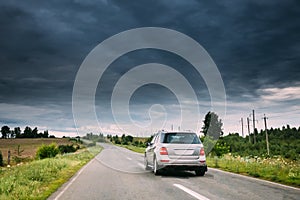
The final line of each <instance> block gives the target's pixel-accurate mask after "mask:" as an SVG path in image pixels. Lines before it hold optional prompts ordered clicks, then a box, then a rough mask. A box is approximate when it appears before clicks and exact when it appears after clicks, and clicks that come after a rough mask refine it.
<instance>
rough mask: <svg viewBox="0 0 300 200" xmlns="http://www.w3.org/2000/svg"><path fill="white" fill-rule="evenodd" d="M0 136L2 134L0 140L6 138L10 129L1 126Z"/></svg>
mask: <svg viewBox="0 0 300 200" xmlns="http://www.w3.org/2000/svg"><path fill="white" fill-rule="evenodd" d="M1 134H2V138H7V137H8V136H9V134H10V128H9V127H8V126H2V128H1Z"/></svg>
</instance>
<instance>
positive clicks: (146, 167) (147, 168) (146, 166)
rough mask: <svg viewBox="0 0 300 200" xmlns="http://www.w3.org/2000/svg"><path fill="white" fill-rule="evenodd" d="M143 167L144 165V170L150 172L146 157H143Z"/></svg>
mask: <svg viewBox="0 0 300 200" xmlns="http://www.w3.org/2000/svg"><path fill="white" fill-rule="evenodd" d="M144 165H145V170H150V167H149V163H148V160H147V157H146V156H144Z"/></svg>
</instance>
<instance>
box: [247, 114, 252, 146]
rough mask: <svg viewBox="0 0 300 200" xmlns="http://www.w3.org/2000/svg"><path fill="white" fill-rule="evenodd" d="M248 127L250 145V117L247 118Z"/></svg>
mask: <svg viewBox="0 0 300 200" xmlns="http://www.w3.org/2000/svg"><path fill="white" fill-rule="evenodd" d="M247 126H248V135H249V143H251V138H250V119H249V117H247Z"/></svg>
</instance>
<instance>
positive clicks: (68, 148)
mask: <svg viewBox="0 0 300 200" xmlns="http://www.w3.org/2000/svg"><path fill="white" fill-rule="evenodd" d="M58 149H59V152H60V153H61V154H63V153H73V152H75V151H76V150H77V148H75V147H74V146H73V144H70V145H69V144H67V145H59V146H58Z"/></svg>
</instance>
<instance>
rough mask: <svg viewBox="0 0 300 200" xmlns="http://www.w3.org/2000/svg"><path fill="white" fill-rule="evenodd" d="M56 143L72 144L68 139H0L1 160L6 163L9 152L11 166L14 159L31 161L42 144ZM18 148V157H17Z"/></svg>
mask: <svg viewBox="0 0 300 200" xmlns="http://www.w3.org/2000/svg"><path fill="white" fill-rule="evenodd" d="M51 143H56V144H57V145H61V144H72V142H71V141H69V139H68V138H22V139H19V138H18V139H0V151H1V152H2V155H3V160H4V162H5V163H7V155H8V151H9V150H10V154H11V159H10V160H11V164H15V159H14V158H15V157H19V158H22V159H28V160H30V159H33V158H34V157H35V154H36V151H37V149H38V147H40V146H41V145H43V144H51ZM18 146H19V155H18Z"/></svg>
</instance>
